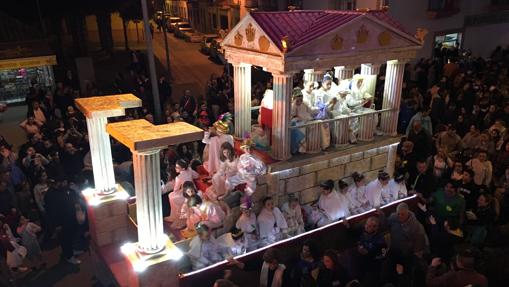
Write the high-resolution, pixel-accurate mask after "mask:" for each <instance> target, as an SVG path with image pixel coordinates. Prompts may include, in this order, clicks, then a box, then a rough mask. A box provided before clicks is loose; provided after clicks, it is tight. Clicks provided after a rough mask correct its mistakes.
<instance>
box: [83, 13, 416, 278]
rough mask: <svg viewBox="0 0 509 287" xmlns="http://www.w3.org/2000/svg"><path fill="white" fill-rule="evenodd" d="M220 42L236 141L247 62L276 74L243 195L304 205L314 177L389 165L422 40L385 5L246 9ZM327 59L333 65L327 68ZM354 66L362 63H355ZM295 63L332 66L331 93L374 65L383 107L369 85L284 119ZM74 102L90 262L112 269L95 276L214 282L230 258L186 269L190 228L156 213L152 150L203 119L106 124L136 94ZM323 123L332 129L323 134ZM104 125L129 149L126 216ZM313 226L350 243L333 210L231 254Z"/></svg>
mask: <svg viewBox="0 0 509 287" xmlns="http://www.w3.org/2000/svg"><path fill="white" fill-rule="evenodd" d="M222 45H223V47H224V49H225V57H226V59H227V60H228V62H229V63H230V64H232V65H233V82H234V105H235V109H234V110H235V114H234V117H233V118H234V125H233V127H234V131H233V135H234V137H235V138H236V140H235V147H236V150H237V151H239V150H240V149H239V146H240V139H242V138H243V137H244V135H245V134H246V133H251V131H252V130H253V120H252V114H251V113H252V109H253V107H251V68H252V66H257V67H259V68H262V69H263V70H265V71H267V72H269V73H271V74H272V79H273V80H272V83H273V85H272V89H273V90H272V93H271V99H270V101H269V102H270V104H266V105H265V106H264V108H265V109H266V110H265V111H263V113H262V117H263V118H264V119H263V121H264V122H265V125H266V126H268V129H266V131H268V135H267V136H269V137H270V150H268V151H267V150H254V151H253V154H254V155H255V156H257V157H258V158H259V159H261V160H262V161H264V163H265V165H266V166H267V169H266V170H267V172H266V173H265V174H263V175H260V176H258V177H257V178H256V189H255V190H254V193H253V194H252V196H251V200H252V202H253V204H254V208H253V210H254V212H258V211H259V210H260V208H261V205H260V201H261V199H262V198H264V197H265V196H271V197H272V198H273V200H274V203H275V205H276V206H278V205H279V206H280V205H282V204H283V203H284V202H285V201H286V200H287V199H288V195H289V194H292V196H293V197H296V198H298V199H299V201H300V203H301V204H302V205H305V204H309V203H312V202H315V201H316V200H317V199H318V197H319V195H320V187H319V184H320V183H321V182H323V181H324V180H328V179H332V180H335V181H337V180H338V179H344V180H345V181H347V182H348V181H349V180H351V179H349V177H350V175H351V174H352V173H353V172H359V173H363V174H364V175H365V176H366V179H367V180H371V179H374V178H375V177H376V176H377V174H378V172H379V171H380V170H386V171H387V172H388V173H389V174H391V175H392V173H393V170H394V162H395V158H396V147H397V144H398V143H399V142H400V137H399V136H398V134H397V131H396V127H397V122H398V113H399V105H400V102H401V92H402V88H403V74H404V70H405V64H406V63H407V62H408V61H410V60H412V59H413V58H414V57H415V54H416V51H417V50H418V49H420V48H421V42H420V40H419V39H416V38H415V37H414V36H413V35H411V34H409V33H407V32H406V31H405V30H404V28H403V27H401V26H400V25H399V24H398V23H397V22H395V21H394V20H392V19H391V18H390V17H389V16H388V15H387V14H386V13H384V12H380V11H371V12H369V11H368V12H360V11H292V12H252V13H250V14H249V15H247V16H246V17H244V18H243V19H242V20H241V21H240V22H239V23H238V24H237V26H236V27H235V28H233V29H232V31H231V32H230V33H229V34H228V35H227V36H226V38H225V39H224V41H223V44H222ZM381 66H384V67H385V69H384V70H385V73H384V74H380V67H381ZM331 70H333V71H334V75H333V76H332V75H330V76H326V73H327V71H331ZM355 70H359V71H360V74H358V75H357V74H355V73H354V71H355ZM302 71H304V82H312V83H314V82H324V81H326V80H331V78H335V79H333V82H334V84H332V83H330V84H331V86H332V87H329V89H322V92H324V93H327V96H328V97H329V98H328V100H332V98H334V97H335V96H337V97H338V98H339V97H341V95H348V94H350V95H355V94H357V95H360V97H364V95H366V94H367V95H374V87H375V85H376V80H377V76H376V75H379V74H380V76H383V78H384V85H383V93H381V94H382V95H383V99H381V100H382V105H381V109H376V108H375V106H374V105H373V104H371V103H368V102H370V101H371V100H373V99H372V97H371V98H369V100H367V101H363V102H362V107H359V108H356V109H352V108H351V107H350V108H349V110H348V111H346V112H338V113H336V114H333V115H332V116H329V117H327V118H320V119H316V118H313V119H311V120H308V121H306V122H299V123H297V124H295V123H292V118H291V113H292V94H293V93H294V87H293V82H294V81H293V80H294V75H295V74H297V73H301V72H302ZM331 82H332V81H331ZM366 99H368V98H367V97H366ZM338 100H341V99H338ZM77 105H78V107H79V108H80V110H81V111H82V112H83V113H84V114H85V116H86V117H87V126H88V130H89V137H90V145H91V155H92V162H93V165H94V179H95V184H96V186H95V189H90V190H86V191H85V192H84V194H85V197H86V198H87V202H88V204H89V217H90V224H91V234H92V238H93V244H94V246H95V247H96V250H97V252H96V253H97V254H98V256H97V258H98V264H97V265H98V266H105V267H107V268H105V269H106V270H109V272H108V274H107V275H110V276H106V275H105V276H102V277H109V278H111V280H112V281H114V282H115V283H116V284H118V285H120V286H212V284H213V282H214V280H215V279H217V278H220V277H222V273H223V271H224V270H225V269H227V268H229V267H228V266H227V263H226V261H221V262H218V263H215V264H213V265H211V266H208V267H205V268H203V269H200V270H194V271H192V270H190V269H189V266H186V260H185V257H186V256H185V254H186V252H187V251H188V248H189V246H188V245H189V240H180V239H179V238H178V236H177V237H175V236H168V235H169V234H168V233H172V232H173V231H172V230H171V229H169V228H167V227H166V226H165V225H164V223H163V218H162V215H161V213H160V210H161V196H160V194H161V191H160V188H161V187H160V167H159V151H160V150H162V149H164V148H165V147H167V146H168V145H174V144H179V143H185V142H192V141H197V140H202V139H203V136H204V131H203V130H201V129H199V128H196V127H194V126H192V125H189V124H186V123H172V124H165V125H160V126H156V125H153V124H151V123H149V122H147V121H145V120H135V121H125V122H116V123H109V124H108V123H107V118H108V117H116V116H121V115H123V114H124V113H125V109H126V108H133V107H139V106H140V105H141V102H140V101H139V99H137V98H136V97H134V96H133V95H116V96H107V97H97V98H88V99H78V100H77ZM260 110H261V108H260ZM295 130H299V131H302V133H304V134H305V142H303V144H304V145H305V148H304V150H305V152H304V153H299V154H296V155H292V152H291V146H292V139H291V138H292V132H294V131H295ZM354 130H355V140H352V137H351V134H352V132H354ZM324 131H327V133H328V135H329V138H328V142H327V144H326V145H324V142H326V141H327V140H324V137H323V134H324ZM108 134H109V135H108ZM108 136H111V137H113V138H115V139H116V140H118V141H119V142H121V143H122V144H124V145H125V146H127V147H128V148H129V149H130V150H131V152H132V153H133V167H134V174H135V193H136V203H135V209H136V215H135V218H132V217H131V218H130V219H131V220H129V215H128V202H127V201H126V197H127V196H126V195H125V192H124V191H123V190H122V188H121V187H120V186H118V185H117V184H116V183H115V182H111V179H112V178H114V177H112V174H113V171H112V169H113V167H112V163H111V151H110V146H109V145H110V143H109V138H108ZM354 142H355V143H354ZM204 182H205V181H202V180H198V181H197V182H196V185H197V186H198V188H199V189H205V188H206V187H207V186H203V185H204ZM414 199H415V197H413V196H412V197H408V198H406V199H400V200H397V201H395V202H392V203H390V204H388V205H386V206H383V207H382V210H383V211H386V212H389V211H391V210H393V209H394V208H395V205H396V204H397V203H398V202H401V201H407V202H412V201H413V200H414ZM374 212H375V211H374V210H368V211H366V212H364V213H361V214H357V215H354V216H352V217H351V218H350V219H349V220H350V221H352V222H359V221H361V220H363V219H364V218H366V217H367V216H369V215H370V214H373V213H374ZM239 214H240V211H239V207H238V206H233V207H231V208H230V209H229V210H228V211H227V215H226V218H225V220H224V222H223V226H222V230H223V231H224V232H226V231H228V230H229V229H230V228H231V227H233V225H234V224H235V221H236V219H237V218H238V217H239ZM170 237H171V238H173V240H171V239H170ZM311 238H312V239H315V240H318V241H320V243H323V246H326V247H332V245H331V244H332V242H334V243H335V244H336V245H337V244H344V245H347V244H348V243H347V242H345V240H344V239H345V236H344V227H343V225H342V224H341V221H338V222H333V223H330V224H328V225H325V226H323V227H320V228H317V229H313V230H310V231H307V232H305V233H302V234H300V235H298V236H296V237H290V238H287V239H284V240H282V241H279V242H276V243H274V244H271V245H269V246H265V247H263V248H260V249H256V250H253V251H250V252H248V253H246V254H242V255H239V256H237V257H236V258H237V259H239V260H244V261H245V260H255V259H258V258H260V257H261V256H262V254H263V252H264V250H266V249H267V248H269V247H281V248H285V249H288V250H293V249H296V248H298V246H299V245H300V244H301V243H302V241H303V240H305V239H311ZM336 247H337V246H336ZM345 247H346V246H345ZM111 275H112V276H111ZM255 281H256V280H255ZM253 286H254V285H253Z"/></svg>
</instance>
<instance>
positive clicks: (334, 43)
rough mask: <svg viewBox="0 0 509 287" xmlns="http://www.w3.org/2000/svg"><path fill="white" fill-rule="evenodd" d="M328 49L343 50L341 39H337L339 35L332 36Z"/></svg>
mask: <svg viewBox="0 0 509 287" xmlns="http://www.w3.org/2000/svg"><path fill="white" fill-rule="evenodd" d="M330 47H331V49H332V50H341V49H343V38H341V37H339V35H336V36H334V38H332V41H331V43H330Z"/></svg>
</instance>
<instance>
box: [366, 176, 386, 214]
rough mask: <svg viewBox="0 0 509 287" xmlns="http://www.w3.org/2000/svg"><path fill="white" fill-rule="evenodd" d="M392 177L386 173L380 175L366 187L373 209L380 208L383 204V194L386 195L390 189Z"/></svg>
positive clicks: (367, 196)
mask: <svg viewBox="0 0 509 287" xmlns="http://www.w3.org/2000/svg"><path fill="white" fill-rule="evenodd" d="M389 179H390V176H389V174H388V173H386V172H383V171H382V172H380V173H378V178H377V179H375V180H373V181H372V182H370V183H369V184H368V185H367V186H366V198H367V199H368V201H369V204H370V206H371V208H377V207H380V206H381V205H382V203H383V201H382V193H385V192H387V191H385V190H386V189H388V187H389V186H388V184H389Z"/></svg>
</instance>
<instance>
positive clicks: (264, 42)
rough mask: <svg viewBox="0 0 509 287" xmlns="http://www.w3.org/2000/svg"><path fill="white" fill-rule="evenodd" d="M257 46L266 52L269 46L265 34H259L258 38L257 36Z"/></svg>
mask: <svg viewBox="0 0 509 287" xmlns="http://www.w3.org/2000/svg"><path fill="white" fill-rule="evenodd" d="M258 47H259V48H260V51H262V52H267V51H268V50H269V47H270V42H269V39H267V37H265V36H260V38H258Z"/></svg>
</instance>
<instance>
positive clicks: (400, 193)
mask: <svg viewBox="0 0 509 287" xmlns="http://www.w3.org/2000/svg"><path fill="white" fill-rule="evenodd" d="M383 191H384V192H383V193H382V200H383V202H384V204H388V203H391V202H393V201H395V200H398V199H401V198H405V197H407V196H408V191H407V188H406V183H405V175H404V174H399V173H398V174H396V175H395V176H394V178H392V179H391V180H390V181H389V185H388V187H387V188H385V189H384V190H383Z"/></svg>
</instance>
